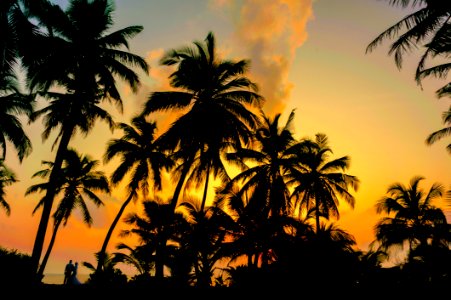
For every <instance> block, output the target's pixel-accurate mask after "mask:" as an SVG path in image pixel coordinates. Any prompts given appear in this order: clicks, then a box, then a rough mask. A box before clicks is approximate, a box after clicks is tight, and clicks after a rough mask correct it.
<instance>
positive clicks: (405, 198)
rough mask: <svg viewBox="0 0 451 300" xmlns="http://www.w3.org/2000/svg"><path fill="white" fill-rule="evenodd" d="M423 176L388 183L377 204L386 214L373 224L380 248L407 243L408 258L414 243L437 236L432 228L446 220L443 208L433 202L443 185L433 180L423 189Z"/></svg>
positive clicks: (428, 242) (430, 240)
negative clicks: (407, 183) (407, 180)
mask: <svg viewBox="0 0 451 300" xmlns="http://www.w3.org/2000/svg"><path fill="white" fill-rule="evenodd" d="M423 179H424V178H423V177H421V176H415V177H413V178H412V179H411V180H410V184H409V186H407V187H406V186H404V185H403V184H401V183H395V184H393V185H391V186H390V187H389V188H388V190H387V196H384V197H383V198H382V199H380V200H379V201H378V203H377V204H376V209H377V213H385V214H387V215H388V216H387V217H384V218H382V219H381V220H380V221H379V222H378V223H377V224H376V226H375V235H376V240H377V241H378V242H379V243H380V245H381V247H382V250H384V249H388V248H390V247H393V246H401V247H403V246H404V244H405V243H408V246H409V250H408V256H407V257H408V258H409V257H411V253H412V251H413V250H415V249H416V248H417V247H419V246H426V245H429V244H430V243H431V242H432V241H434V240H437V239H434V233H436V231H435V229H436V228H437V227H440V226H443V224H446V223H447V221H446V217H445V215H444V213H443V211H442V210H441V209H440V208H438V207H436V206H434V205H432V201H433V200H434V199H436V198H440V197H442V195H443V192H444V188H443V186H442V185H441V184H439V183H434V184H433V185H432V186H431V188H430V189H429V190H428V191H427V192H425V191H424V190H422V189H421V188H420V187H419V184H420V182H421V180H423ZM437 237H438V236H437ZM437 237H436V238H437Z"/></svg>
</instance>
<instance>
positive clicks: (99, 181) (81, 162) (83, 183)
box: [25, 149, 110, 277]
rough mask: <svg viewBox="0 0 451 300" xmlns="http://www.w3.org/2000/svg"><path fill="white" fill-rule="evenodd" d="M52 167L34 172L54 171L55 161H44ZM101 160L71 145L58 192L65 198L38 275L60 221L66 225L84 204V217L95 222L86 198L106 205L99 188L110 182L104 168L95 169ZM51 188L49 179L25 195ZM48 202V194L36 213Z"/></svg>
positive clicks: (45, 174)
mask: <svg viewBox="0 0 451 300" xmlns="http://www.w3.org/2000/svg"><path fill="white" fill-rule="evenodd" d="M43 163H44V164H45V165H47V166H48V168H46V169H44V170H41V171H38V172H36V173H35V174H33V177H37V176H39V177H41V178H48V177H49V175H50V174H51V169H52V167H53V163H51V162H43ZM98 165H99V161H97V160H93V159H92V158H91V157H89V156H88V155H85V156H83V155H80V154H78V153H77V152H76V151H75V150H74V149H69V150H68V151H67V152H66V156H65V158H64V162H63V167H62V174H63V176H62V177H61V178H60V182H59V184H58V187H57V195H61V200H60V202H59V204H58V207H57V209H56V211H55V213H54V214H53V219H54V222H53V232H52V238H51V240H50V243H49V246H48V248H47V251H46V253H45V256H44V258H43V260H42V263H41V265H40V267H39V272H38V275H39V276H41V277H42V275H43V274H44V270H45V267H46V264H47V261H48V258H49V257H50V253H51V251H52V248H53V245H54V243H55V239H56V235H57V232H58V229H59V227H60V225H63V226H66V224H67V221H68V220H69V217H70V216H71V215H72V212H73V211H74V210H75V209H76V208H80V209H81V212H82V214H83V221H84V223H86V224H87V225H88V226H91V224H92V222H93V219H92V216H91V214H90V213H89V210H88V207H87V205H86V199H89V200H91V201H92V202H93V203H94V204H95V205H96V206H100V205H103V202H102V200H101V199H100V198H99V197H98V196H97V195H96V194H95V193H96V192H102V193H109V192H110V189H109V184H108V180H107V178H106V176H105V175H104V173H103V172H101V171H97V170H95V169H96V167H98ZM47 188H49V184H48V182H45V183H40V184H35V185H32V186H30V187H29V188H28V189H27V191H26V193H25V195H29V194H31V193H36V192H45V191H46V190H47ZM43 205H44V198H42V199H41V201H39V203H38V205H37V206H36V208H35V209H34V211H33V213H35V212H36V211H37V210H38V209H39V208H41V207H42V206H43Z"/></svg>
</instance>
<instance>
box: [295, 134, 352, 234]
mask: <svg viewBox="0 0 451 300" xmlns="http://www.w3.org/2000/svg"><path fill="white" fill-rule="evenodd" d="M306 142H307V143H308V144H310V146H309V147H306V148H304V149H307V150H304V151H302V152H298V156H299V157H298V159H299V164H298V165H297V166H296V167H295V168H292V169H291V170H290V174H289V175H288V177H289V178H290V179H289V181H288V184H289V185H291V186H294V189H293V192H292V194H291V198H292V199H294V200H295V204H294V207H298V208H299V213H300V214H301V211H302V209H305V210H306V211H309V210H310V208H312V206H313V208H314V211H315V219H316V230H317V233H319V231H320V216H323V217H325V218H326V219H329V217H330V216H332V217H335V218H337V219H338V218H339V217H340V214H339V211H338V205H339V200H340V199H342V200H344V201H345V202H347V203H348V204H349V205H350V206H351V207H352V208H353V207H354V203H355V198H354V196H353V195H352V194H351V193H350V191H349V190H350V189H351V188H352V189H354V190H357V189H358V186H359V179H358V178H357V177H355V176H353V175H349V174H346V173H344V172H345V171H346V170H347V169H348V168H349V161H350V159H349V157H348V156H343V157H340V158H337V159H333V160H329V154H330V153H332V149H331V148H330V147H329V145H328V139H327V136H326V135H325V134H321V133H318V134H316V138H315V140H314V141H309V140H306ZM312 143H313V144H312Z"/></svg>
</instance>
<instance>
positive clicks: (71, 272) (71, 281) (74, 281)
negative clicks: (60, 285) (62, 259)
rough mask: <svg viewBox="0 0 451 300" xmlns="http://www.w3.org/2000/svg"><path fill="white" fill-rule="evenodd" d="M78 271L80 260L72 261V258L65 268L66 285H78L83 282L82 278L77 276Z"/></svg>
mask: <svg viewBox="0 0 451 300" xmlns="http://www.w3.org/2000/svg"><path fill="white" fill-rule="evenodd" d="M77 272H78V262H75V264H73V263H72V259H71V260H69V263H68V264H67V265H66V267H65V268H64V284H65V285H78V284H81V282H80V280H78V278H77Z"/></svg>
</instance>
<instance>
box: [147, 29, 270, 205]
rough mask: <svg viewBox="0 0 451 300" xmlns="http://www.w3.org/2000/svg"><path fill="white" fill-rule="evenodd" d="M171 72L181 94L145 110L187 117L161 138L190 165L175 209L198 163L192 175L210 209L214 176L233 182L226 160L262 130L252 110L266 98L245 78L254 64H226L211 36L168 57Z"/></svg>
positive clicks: (153, 100)
mask: <svg viewBox="0 0 451 300" xmlns="http://www.w3.org/2000/svg"><path fill="white" fill-rule="evenodd" d="M161 63H162V64H163V65H166V66H173V65H175V66H177V70H176V71H174V72H173V73H172V74H171V75H170V80H171V81H170V84H171V86H172V87H174V88H176V89H178V90H177V91H168V92H154V93H152V94H151V95H150V96H149V99H148V101H147V102H146V105H145V107H144V110H143V114H144V115H147V114H150V113H152V112H157V111H169V110H175V111H182V115H181V116H180V117H178V119H177V120H175V121H174V122H173V123H172V125H171V127H170V128H169V129H168V130H167V131H166V132H165V133H164V134H163V135H162V136H161V140H162V143H163V144H165V145H166V146H167V147H168V149H170V150H172V151H177V152H178V155H179V157H181V158H182V160H183V161H184V163H183V164H182V165H181V166H180V168H179V169H178V170H179V174H180V175H179V176H178V178H179V180H178V183H177V186H176V188H175V191H174V195H173V197H172V202H171V203H172V206H173V208H174V209H175V207H176V206H177V200H178V197H179V194H180V192H181V190H182V187H183V185H184V182H185V180H186V177H187V175H188V174H189V172H190V169H191V168H192V165H193V163H194V162H195V159H196V157H197V168H196V170H194V172H193V173H192V175H193V179H194V180H195V181H198V182H202V181H203V180H205V187H204V194H203V197H202V208H204V207H205V202H206V196H207V188H208V184H209V180H208V179H209V176H210V173H213V175H214V176H222V177H223V178H226V177H227V173H226V171H225V169H224V165H223V163H222V161H221V158H220V154H221V152H223V150H225V149H227V148H228V147H235V148H236V147H240V146H241V144H242V143H243V142H244V143H245V142H247V141H249V138H250V131H249V129H252V128H255V126H256V125H257V124H258V120H257V117H256V116H255V114H254V113H253V112H252V111H251V110H250V108H251V107H256V106H260V105H261V103H262V97H261V96H260V95H258V94H257V86H256V85H255V84H254V83H253V82H251V81H250V80H249V79H248V78H247V77H245V75H244V74H245V72H246V71H247V70H248V67H249V62H248V61H246V60H240V61H231V60H221V59H220V58H219V57H218V54H217V50H216V40H215V37H214V35H213V33H212V32H209V33H208V35H207V37H206V38H205V41H204V42H199V41H195V42H194V47H183V48H180V49H178V50H171V51H169V52H167V53H166V54H165V55H164V57H163V58H162V59H161Z"/></svg>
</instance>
